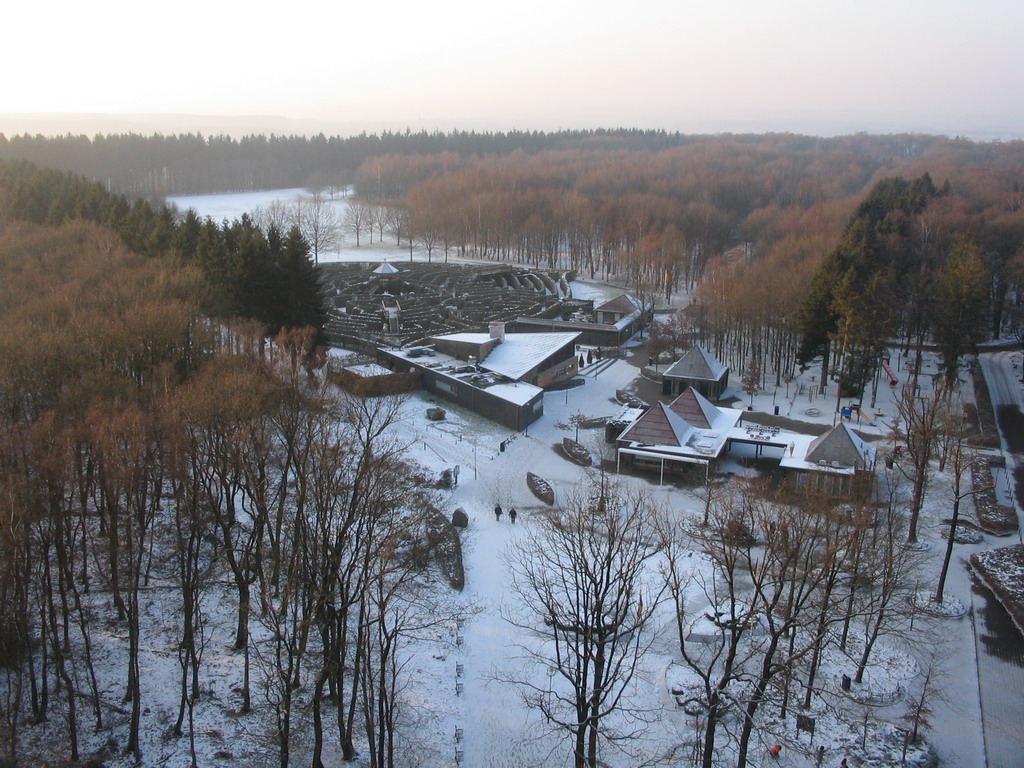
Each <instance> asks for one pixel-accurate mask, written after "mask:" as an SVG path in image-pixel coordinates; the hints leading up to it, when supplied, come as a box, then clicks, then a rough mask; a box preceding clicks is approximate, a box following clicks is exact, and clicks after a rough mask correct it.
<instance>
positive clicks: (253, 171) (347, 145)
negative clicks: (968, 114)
mask: <svg viewBox="0 0 1024 768" xmlns="http://www.w3.org/2000/svg"><path fill="white" fill-rule="evenodd" d="M737 138H738V139H739V140H740V141H742V142H744V143H748V144H754V143H772V144H778V143H780V142H785V143H788V144H790V145H799V144H803V145H809V144H813V145H816V146H818V147H819V148H821V149H822V150H825V151H833V150H844V151H846V150H849V151H853V152H857V153H865V154H872V155H875V156H877V157H888V156H908V155H912V154H916V153H918V152H921V151H922V150H923V149H925V148H926V147H928V146H930V145H931V144H934V143H936V142H938V141H940V140H941V139H939V137H935V136H920V135H902V136H891V137H890V136H886V137H869V136H866V135H860V136H847V137H842V138H838V139H813V138H807V137H778V136H776V137H761V136H741V137H737ZM720 140H721V139H720V137H715V136H688V135H684V134H679V133H667V132H665V131H658V130H637V129H617V130H564V131H557V132H553V133H545V132H542V131H515V130H513V131H507V132H495V133H489V132H483V133H477V132H475V131H450V132H447V133H445V132H440V131H434V132H426V131H418V132H415V133H414V132H412V131H408V130H406V131H403V132H392V131H385V132H383V133H380V134H365V133H363V134H360V135H358V136H349V137H341V136H325V135H323V134H318V135H316V136H309V137H306V136H283V135H282V136H277V135H270V136H264V135H259V134H257V135H249V136H243V137H241V138H238V139H235V138H232V137H230V136H225V135H216V136H203V135H201V134H196V133H188V134H180V135H163V134H154V135H152V136H143V135H139V134H111V135H103V134H98V135H96V136H93V137H88V136H83V135H70V134H69V135H65V136H52V137H46V136H41V135H34V136H32V135H28V134H24V135H17V136H10V137H7V136H4V135H3V134H0V160H26V161H29V162H31V163H34V164H36V165H39V166H41V167H45V168H53V169H56V170H59V171H65V172H70V173H74V174H78V175H82V176H85V177H86V178H89V179H92V180H95V181H99V182H101V183H103V185H104V186H105V187H106V188H108V189H111V190H114V191H116V192H119V193H122V194H126V195H130V196H132V197H146V198H156V197H159V196H165V195H176V194H190V193H192V194H194V193H201V192H224V191H228V190H250V189H285V188H291V187H305V186H309V185H315V186H318V187H321V188H324V189H331V188H338V187H343V186H345V185H347V184H350V183H352V182H353V180H354V179H355V180H357V182H358V183H359V184H360V185H361V186H362V183H363V182H362V180H363V179H364V178H366V176H367V173H369V175H370V176H371V177H372V178H373V180H374V186H375V187H376V191H375V192H374V193H373V196H375V197H385V196H387V197H393V198H400V197H401V196H402V195H404V193H405V190H407V189H408V186H409V184H408V182H409V178H408V177H403V176H402V175H396V174H391V173H390V172H389V171H388V169H387V165H386V163H380V164H378V163H376V162H375V163H372V164H370V165H368V166H366V168H364V163H365V162H366V161H367V160H368V159H370V158H379V157H385V156H407V157H409V156H421V157H422V156H427V155H447V156H448V157H450V158H460V157H463V158H468V157H483V156H485V155H508V154H512V153H514V152H524V153H526V154H535V153H537V152H542V151H548V150H565V149H588V150H601V151H606V152H607V151H617V150H631V151H640V152H653V151H658V150H662V149H666V148H670V147H676V146H681V145H686V144H695V143H697V144H713V143H715V142H718V141H720ZM357 171H358V174H357Z"/></svg>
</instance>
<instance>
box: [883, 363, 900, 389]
mask: <svg viewBox="0 0 1024 768" xmlns="http://www.w3.org/2000/svg"><path fill="white" fill-rule="evenodd" d="M882 370H883V371H885V375H886V376H888V377H889V386H890V387H895V386H896V384H897V381H896V376H895V375H894V374H893V372H892V369H890V368H889V356H888V355H886V356H885V357H883V358H882Z"/></svg>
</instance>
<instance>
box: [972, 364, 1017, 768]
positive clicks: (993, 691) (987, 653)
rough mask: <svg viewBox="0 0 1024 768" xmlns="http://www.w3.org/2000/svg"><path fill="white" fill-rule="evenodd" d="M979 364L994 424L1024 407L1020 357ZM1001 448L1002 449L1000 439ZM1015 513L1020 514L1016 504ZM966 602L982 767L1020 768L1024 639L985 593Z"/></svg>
mask: <svg viewBox="0 0 1024 768" xmlns="http://www.w3.org/2000/svg"><path fill="white" fill-rule="evenodd" d="M979 360H980V362H981V366H982V371H984V374H985V381H986V383H987V385H988V389H989V395H990V397H991V399H992V407H993V408H994V409H995V411H996V419H997V421H998V418H999V412H1000V407H999V406H1001V405H1003V406H1014V405H1016V406H1017V407H1022V406H1024V389H1022V385H1021V382H1020V381H1018V375H1019V368H1014V367H1013V365H1014V363H1015V362H1018V361H1019V360H1020V353H1019V352H1018V353H1015V352H994V353H986V354H983V355H979ZM1000 429H1002V425H1001V426H1000ZM1003 444H1004V449H1005V447H1006V440H1005V436H1004V439H1003ZM1006 453H1007V465H1008V469H1012V467H1013V465H1014V464H1015V463H1019V462H1021V461H1024V457H1022V456H1017V455H1014V454H1011V453H1009V452H1008V451H1007V452H1006ZM1017 509H1018V515H1019V513H1020V504H1019V503H1018V505H1017ZM1018 540H1019V537H1007V538H1006V539H990V541H991V543H992V544H993V546H995V547H999V546H1006V545H1008V544H1015V543H1017V541H1018ZM971 603H972V606H973V614H974V615H973V623H974V638H975V645H976V648H977V658H978V688H979V690H980V694H981V714H982V724H983V732H984V736H985V756H986V764H987V765H988V768H1020V766H1021V765H1022V764H1024V759H1022V757H1021V755H1024V693H1022V691H1024V637H1022V636H1021V633H1020V632H1019V631H1017V628H1016V627H1015V626H1014V625H1013V623H1012V621H1011V620H1010V617H1009V615H1008V614H1007V613H1006V610H1005V609H1004V608H1003V606H1002V605H1000V604H999V602H998V601H997V600H996V599H995V598H994V597H993V596H992V593H991V592H990V591H989V590H988V589H985V588H983V587H980V586H975V587H974V588H973V589H972V590H971Z"/></svg>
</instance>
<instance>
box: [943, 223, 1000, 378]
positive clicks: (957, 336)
mask: <svg viewBox="0 0 1024 768" xmlns="http://www.w3.org/2000/svg"><path fill="white" fill-rule="evenodd" d="M988 278H989V275H988V269H987V268H986V266H985V261H984V259H983V258H982V256H981V251H980V249H979V248H978V243H977V241H976V240H975V239H974V236H973V235H964V236H963V237H961V238H960V239H959V240H957V242H956V243H954V245H953V248H952V250H950V253H949V257H948V258H947V259H946V264H945V267H944V268H943V270H942V273H941V274H940V276H939V284H938V295H937V297H936V298H937V301H936V304H937V306H936V322H935V340H936V341H937V342H938V345H939V351H940V353H941V354H942V369H943V372H944V373H945V375H946V381H947V382H948V383H949V384H952V383H953V382H955V381H956V375H957V367H958V363H959V360H960V358H961V357H962V356H963V355H965V354H968V353H971V352H974V351H975V350H976V347H977V344H978V342H979V341H981V340H982V339H984V337H985V322H986V312H985V307H986V301H985V299H986V294H987V291H988V284H989V279H988Z"/></svg>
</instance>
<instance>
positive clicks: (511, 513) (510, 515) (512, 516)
mask: <svg viewBox="0 0 1024 768" xmlns="http://www.w3.org/2000/svg"><path fill="white" fill-rule="evenodd" d="M508 519H509V520H511V521H512V524H513V525H515V523H516V508H515V507H512V509H510V510H509V511H508Z"/></svg>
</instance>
